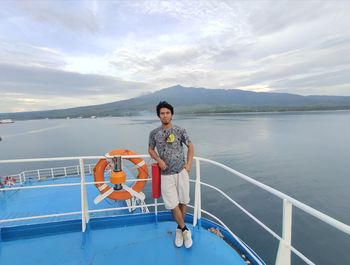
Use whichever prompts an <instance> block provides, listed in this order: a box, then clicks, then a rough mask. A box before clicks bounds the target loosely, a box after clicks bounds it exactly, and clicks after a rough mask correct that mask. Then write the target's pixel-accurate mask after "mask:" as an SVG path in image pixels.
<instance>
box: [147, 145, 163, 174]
mask: <svg viewBox="0 0 350 265" xmlns="http://www.w3.org/2000/svg"><path fill="white" fill-rule="evenodd" d="M148 153H149V155H150V156H151V157H152V158H153V159H154V160H156V161H157V163H158V165H159V167H160V168H161V169H162V170H165V169H166V168H167V167H168V166H167V165H166V164H165V162H164V161H163V160H162V159H161V158H160V157H159V155H158V154H157V152H156V151H155V150H154V148H152V147H151V146H149V147H148Z"/></svg>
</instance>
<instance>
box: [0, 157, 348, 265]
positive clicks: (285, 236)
mask: <svg viewBox="0 0 350 265" xmlns="http://www.w3.org/2000/svg"><path fill="white" fill-rule="evenodd" d="M136 157H142V158H147V157H149V156H148V155H131V156H122V158H136ZM100 158H105V157H103V156H88V157H63V158H62V157H61V158H38V159H19V160H0V164H1V163H21V162H38V161H40V162H42V161H71V160H78V161H79V169H80V172H81V173H82V174H81V181H80V183H72V184H57V185H45V186H31V187H13V188H2V189H0V191H5V190H15V189H26V188H44V187H58V186H73V185H80V187H81V189H80V191H81V211H77V212H70V213H59V214H51V215H42V216H32V217H21V218H13V219H4V220H0V223H4V222H12V221H22V220H32V219H38V218H48V217H58V216H66V215H75V214H81V219H82V231H83V232H84V231H85V230H86V224H87V223H88V222H89V214H90V213H94V212H106V211H113V210H121V209H128V208H129V207H116V208H107V209H98V210H89V207H88V204H87V195H86V185H92V184H96V183H95V182H88V183H87V182H86V181H85V170H84V169H85V166H84V159H100ZM194 159H195V161H196V163H195V164H196V179H195V181H193V182H194V183H195V203H194V205H190V207H191V208H193V212H194V218H193V226H194V227H195V226H196V225H200V224H201V214H202V213H205V214H207V215H208V216H210V217H212V218H214V219H215V220H217V221H218V222H219V223H220V224H221V225H223V226H224V227H225V228H226V229H227V231H228V232H229V233H230V234H231V235H232V236H233V237H235V238H236V239H237V240H239V241H241V240H240V239H239V238H238V237H237V236H236V235H234V234H233V233H232V231H231V230H230V229H229V228H228V227H227V226H226V225H225V224H224V222H222V221H221V220H220V219H219V218H217V217H216V216H214V215H212V214H211V213H208V212H207V211H205V210H204V209H202V206H201V185H203V186H207V187H209V188H212V189H214V190H216V191H217V192H219V193H221V194H222V195H223V196H224V197H225V198H226V199H227V200H228V201H230V202H231V203H232V204H234V205H235V206H237V207H238V208H239V209H240V210H242V211H243V212H244V213H246V214H247V215H248V216H249V217H250V218H252V219H253V220H254V221H255V222H256V223H258V224H259V225H260V226H261V227H263V228H264V229H265V230H266V231H267V232H269V233H270V234H271V235H272V236H274V237H275V238H277V239H278V240H279V242H280V244H279V250H278V254H277V258H276V263H275V264H276V265H282V264H283V265H289V264H290V262H291V251H292V252H293V253H294V254H296V255H297V256H298V257H300V258H301V259H302V260H304V261H305V262H306V263H307V264H314V263H313V262H312V261H310V260H309V259H308V258H307V257H305V256H304V255H303V254H302V253H300V252H299V251H298V250H296V249H295V248H294V247H293V246H292V245H291V236H292V207H293V206H295V207H297V208H299V209H301V210H303V211H304V212H306V213H308V214H310V215H312V216H314V217H316V218H317V219H319V220H321V221H323V222H325V223H327V224H329V225H330V226H332V227H335V228H337V229H338V230H340V231H342V232H344V233H346V234H348V235H350V226H349V225H346V224H344V223H342V222H339V221H337V220H335V219H334V218H332V217H330V216H328V215H325V214H323V213H321V212H319V211H317V210H315V209H313V208H311V207H310V206H307V205H305V204H303V203H301V202H299V201H298V200H295V199H293V198H292V197H290V196H288V195H286V194H284V193H282V192H280V191H278V190H275V189H273V188H271V187H269V186H267V185H265V184H263V183H261V182H259V181H256V180H254V179H252V178H251V177H249V176H247V175H244V174H242V173H240V172H238V171H236V170H234V169H232V168H230V167H228V166H225V165H223V164H221V163H218V162H216V161H212V160H209V159H206V158H200V157H195V158H194ZM200 161H202V162H206V163H209V164H212V165H216V166H218V167H220V168H222V169H224V170H226V171H228V172H230V173H232V174H234V175H236V176H238V177H240V178H241V179H244V180H246V181H248V182H249V183H251V184H253V185H255V186H257V187H259V188H261V189H263V190H265V191H267V192H269V193H271V194H273V195H275V196H277V197H279V198H280V199H282V200H283V220H282V230H283V231H282V237H280V236H278V235H277V234H276V233H275V232H273V231H272V230H271V229H270V228H269V227H267V226H266V225H265V224H263V223H262V222H261V221H260V220H259V219H258V218H256V217H255V216H254V215H253V214H251V213H250V212H248V211H247V210H246V209H244V207H242V206H241V205H240V204H238V203H237V202H236V201H234V200H233V199H232V198H230V197H229V196H228V195H227V194H226V193H224V192H223V191H221V190H220V189H218V188H217V187H214V186H212V185H209V184H207V183H203V182H201V180H200V175H201V174H200ZM90 172H91V171H90ZM130 181H144V180H130ZM191 181H192V180H191ZM101 183H102V182H101ZM103 183H107V182H103ZM159 205H163V204H162V203H158V202H157V200H156V199H155V202H154V203H153V204H146V206H151V207H154V208H155V214H156V215H157V206H159ZM141 207H143V206H142V205H139V206H136V207H135V208H141ZM242 246H243V247H245V244H242ZM246 251H248V252H251V251H250V249H249V248H246ZM257 263H258V264H259V263H260V262H259V261H257Z"/></svg>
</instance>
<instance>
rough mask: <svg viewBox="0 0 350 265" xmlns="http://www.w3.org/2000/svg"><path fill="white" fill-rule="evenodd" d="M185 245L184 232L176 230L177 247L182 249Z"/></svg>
mask: <svg viewBox="0 0 350 265" xmlns="http://www.w3.org/2000/svg"><path fill="white" fill-rule="evenodd" d="M183 244H184V237H183V234H182V230H181V229H179V228H176V234H175V246H177V247H178V248H180V247H182V245H183Z"/></svg>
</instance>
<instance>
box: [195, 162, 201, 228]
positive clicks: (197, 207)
mask: <svg viewBox="0 0 350 265" xmlns="http://www.w3.org/2000/svg"><path fill="white" fill-rule="evenodd" d="M195 160H196V182H195V191H194V213H193V227H195V226H196V225H197V222H198V226H200V225H201V220H200V219H201V211H202V208H201V185H200V182H201V171H200V161H199V160H198V159H195Z"/></svg>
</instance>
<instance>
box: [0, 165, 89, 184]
mask: <svg viewBox="0 0 350 265" xmlns="http://www.w3.org/2000/svg"><path fill="white" fill-rule="evenodd" d="M93 166H94V164H87V165H85V166H84V172H85V173H89V174H91V173H92V169H93ZM78 175H80V166H79V165H73V166H66V167H53V168H41V169H34V170H25V171H22V172H20V173H18V174H12V175H6V176H0V182H4V180H5V179H6V178H7V177H11V178H14V179H15V181H16V183H18V184H23V183H26V181H27V180H28V179H30V180H33V179H37V180H42V179H48V178H59V177H67V176H78Z"/></svg>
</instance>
